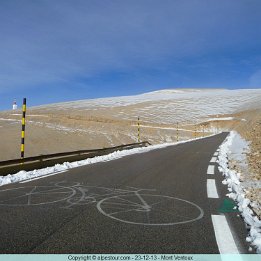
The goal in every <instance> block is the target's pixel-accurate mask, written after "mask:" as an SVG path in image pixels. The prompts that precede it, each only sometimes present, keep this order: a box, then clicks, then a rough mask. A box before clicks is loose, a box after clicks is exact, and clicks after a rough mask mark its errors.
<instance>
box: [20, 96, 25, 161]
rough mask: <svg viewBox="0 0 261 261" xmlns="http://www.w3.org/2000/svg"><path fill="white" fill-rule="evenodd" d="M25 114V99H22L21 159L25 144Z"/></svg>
mask: <svg viewBox="0 0 261 261" xmlns="http://www.w3.org/2000/svg"><path fill="white" fill-rule="evenodd" d="M25 114H26V98H24V99H23V116H22V132H21V158H22V159H23V158H24V144H25Z"/></svg>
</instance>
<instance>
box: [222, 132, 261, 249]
mask: <svg viewBox="0 0 261 261" xmlns="http://www.w3.org/2000/svg"><path fill="white" fill-rule="evenodd" d="M236 136H238V134H237V132H235V131H231V132H230V134H229V135H228V137H227V138H226V139H225V141H224V142H223V143H222V144H221V145H220V147H219V155H218V160H217V163H218V164H219V167H218V169H219V171H220V172H222V173H223V176H224V177H225V179H224V181H223V182H222V183H223V184H226V185H227V186H228V190H229V192H230V193H229V194H227V196H228V197H229V198H232V199H233V200H235V201H236V203H237V205H238V209H239V211H240V212H241V215H242V217H243V219H244V221H245V223H246V225H247V227H248V229H249V234H248V236H247V238H246V241H247V242H249V243H250V244H251V245H252V246H254V247H255V248H256V252H257V254H261V221H260V220H259V219H258V217H257V216H256V215H255V214H254V212H253V211H252V209H251V206H250V204H251V202H250V200H249V199H248V198H247V197H246V193H245V192H244V188H243V187H242V184H241V182H240V174H239V173H237V172H236V171H235V170H231V169H229V167H228V155H230V154H231V153H233V152H232V144H233V140H234V139H235V137H236Z"/></svg>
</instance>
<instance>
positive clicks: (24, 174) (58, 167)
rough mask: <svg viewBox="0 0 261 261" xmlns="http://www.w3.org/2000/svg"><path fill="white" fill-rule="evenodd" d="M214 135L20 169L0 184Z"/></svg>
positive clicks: (1, 178) (4, 178)
mask: <svg viewBox="0 0 261 261" xmlns="http://www.w3.org/2000/svg"><path fill="white" fill-rule="evenodd" d="M215 135H217V134H212V135H209V136H206V137H201V138H196V139H189V140H186V141H180V142H176V143H163V144H157V145H152V146H148V147H142V148H134V149H129V150H122V151H114V152H112V153H110V154H108V155H103V156H97V157H94V158H87V159H85V160H81V161H75V162H64V163H63V164H56V165H55V166H53V167H47V168H43V169H36V170H32V171H24V170H22V171H19V172H18V173H16V174H12V175H11V174H9V175H7V176H0V186H3V185H7V184H10V183H17V182H21V181H25V180H31V179H34V178H36V177H40V176H48V175H49V174H55V173H57V174H59V173H61V172H64V171H66V170H68V169H71V168H77V167H80V166H85V165H89V164H94V163H98V162H106V161H110V160H115V159H119V158H122V157H124V156H128V155H133V154H136V153H145V152H148V151H151V150H155V149H161V148H166V147H168V146H174V145H178V144H182V143H186V142H191V141H195V140H200V139H205V138H209V137H212V136H215Z"/></svg>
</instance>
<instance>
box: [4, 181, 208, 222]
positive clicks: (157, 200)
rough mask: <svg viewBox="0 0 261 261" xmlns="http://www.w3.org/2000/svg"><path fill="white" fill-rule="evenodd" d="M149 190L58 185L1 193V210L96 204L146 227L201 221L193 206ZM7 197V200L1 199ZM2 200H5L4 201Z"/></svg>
mask: <svg viewBox="0 0 261 261" xmlns="http://www.w3.org/2000/svg"><path fill="white" fill-rule="evenodd" d="M152 191H155V190H151V189H138V188H134V187H127V188H126V189H114V188H105V187H97V186H85V185H81V184H80V183H75V184H74V185H68V184H64V182H59V183H56V184H54V185H53V186H35V187H19V188H15V189H9V190H2V191H0V206H10V207H15V206H16V207H18V206H41V205H48V204H60V205H59V207H62V208H67V209H68V208H72V207H75V206H87V205H89V204H94V203H95V204H96V207H97V209H98V211H99V212H100V213H101V214H103V215H104V216H106V217H108V218H111V219H113V220H116V221H120V222H124V223H128V224H134V225H146V226H171V225H178V224H185V223H189V222H194V221H197V220H199V219H201V218H202V217H203V215H204V212H203V210H202V209H201V208H200V207H199V206H198V205H196V204H195V203H193V202H190V201H187V200H184V199H180V198H175V197H171V196H165V195H158V194H152ZM4 192H7V193H8V198H7V199H6V196H4ZM3 198H5V199H3Z"/></svg>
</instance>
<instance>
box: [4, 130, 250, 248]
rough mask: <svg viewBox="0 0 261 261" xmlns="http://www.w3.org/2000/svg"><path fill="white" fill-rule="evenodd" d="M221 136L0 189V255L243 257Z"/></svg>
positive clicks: (242, 231) (240, 225) (241, 228)
mask: <svg viewBox="0 0 261 261" xmlns="http://www.w3.org/2000/svg"><path fill="white" fill-rule="evenodd" d="M226 135H227V133H222V134H219V135H216V136H213V137H209V138H205V139H202V140H197V141H193V142H189V143H184V144H180V145H177V146H170V147H167V148H163V149H157V150H153V151H150V152H147V153H142V154H135V155H131V156H126V157H123V158H121V159H117V160H113V161H108V162H102V163H96V164H92V165H87V166H83V167H78V168H74V169H71V170H68V171H66V172H63V173H60V174H59V175H58V174H57V175H52V176H49V177H45V178H40V179H35V180H32V181H30V182H28V181H27V182H23V183H22V182H21V183H16V184H11V185H6V186H3V187H1V190H0V211H1V215H0V220H1V222H0V231H1V233H0V242H1V243H0V252H1V253H247V245H246V243H245V236H246V231H245V228H244V224H243V222H242V220H241V218H240V217H239V215H238V213H237V212H235V210H234V209H233V202H230V201H228V200H227V198H226V196H225V194H226V193H227V188H226V187H225V186H224V185H222V183H221V181H222V175H221V174H220V173H219V172H218V169H217V163H215V155H216V154H217V153H216V150H217V149H218V147H219V145H220V144H221V143H222V142H223V140H224V139H225V137H226ZM213 157H214V158H213ZM210 161H212V162H210ZM210 165H211V166H210ZM207 173H208V174H207Z"/></svg>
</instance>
